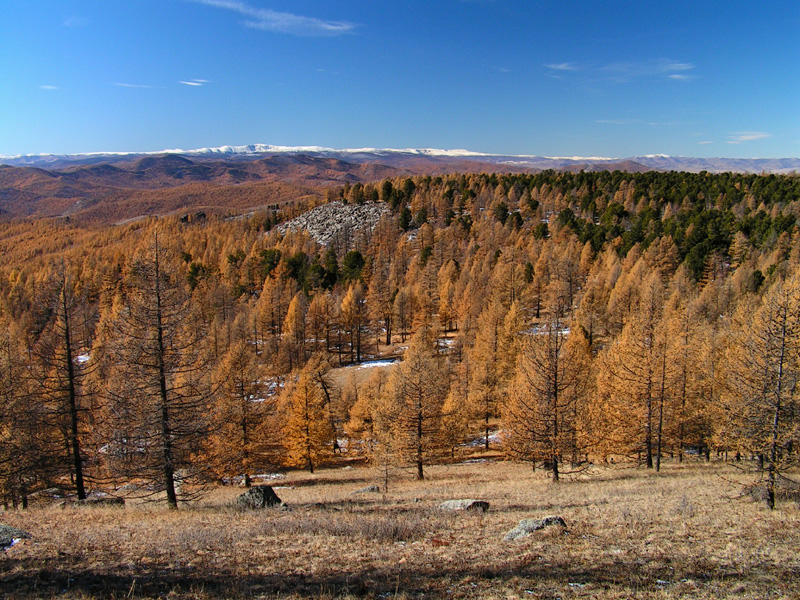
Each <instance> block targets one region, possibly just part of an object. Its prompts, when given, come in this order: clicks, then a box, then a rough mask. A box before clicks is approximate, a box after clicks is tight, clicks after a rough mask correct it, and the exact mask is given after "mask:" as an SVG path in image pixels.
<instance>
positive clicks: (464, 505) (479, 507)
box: [439, 498, 489, 512]
mask: <svg viewBox="0 0 800 600" xmlns="http://www.w3.org/2000/svg"><path fill="white" fill-rule="evenodd" d="M439 508H440V509H441V510H474V511H480V512H486V511H487V510H489V503H488V502H486V501H485V500H475V499H473V498H464V499H462V500H446V501H445V502H442V503H441V504H440V505H439Z"/></svg>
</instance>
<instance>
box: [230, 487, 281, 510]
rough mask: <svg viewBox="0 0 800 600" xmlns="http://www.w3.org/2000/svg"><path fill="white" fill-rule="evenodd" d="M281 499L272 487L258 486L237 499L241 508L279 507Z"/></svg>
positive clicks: (237, 503) (237, 504)
mask: <svg viewBox="0 0 800 600" xmlns="http://www.w3.org/2000/svg"><path fill="white" fill-rule="evenodd" d="M280 504H281V499H280V498H278V495H277V494H276V493H275V491H274V490H273V489H272V486H271V485H256V486H253V487H251V488H250V489H249V490H247V491H246V492H245V493H244V494H240V495H239V497H238V498H236V506H239V507H241V508H268V507H270V506H279V505H280Z"/></svg>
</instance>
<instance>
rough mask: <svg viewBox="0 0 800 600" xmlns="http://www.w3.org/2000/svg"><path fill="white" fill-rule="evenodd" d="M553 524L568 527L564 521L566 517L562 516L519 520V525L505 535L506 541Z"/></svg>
mask: <svg viewBox="0 0 800 600" xmlns="http://www.w3.org/2000/svg"><path fill="white" fill-rule="evenodd" d="M553 525H561V527H563V528H564V529H566V527H567V524H566V523H565V522H564V519H562V518H561V517H545V518H544V519H522V521H520V522H519V525H517V526H516V527H514V529H512V530H511V531H509V532H508V533H507V534H506V535H505V538H504V539H505V540H506V541H511V540H517V539H519V538H521V537H525V536H526V535H529V534H531V533H533V532H534V531H539V530H540V529H544V528H545V527H551V526H553Z"/></svg>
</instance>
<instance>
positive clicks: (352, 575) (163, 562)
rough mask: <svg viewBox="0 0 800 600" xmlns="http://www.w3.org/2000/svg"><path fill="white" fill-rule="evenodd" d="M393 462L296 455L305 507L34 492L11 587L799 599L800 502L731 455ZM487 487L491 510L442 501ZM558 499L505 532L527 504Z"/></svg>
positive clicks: (230, 491) (197, 593)
mask: <svg viewBox="0 0 800 600" xmlns="http://www.w3.org/2000/svg"><path fill="white" fill-rule="evenodd" d="M427 475H428V479H427V480H425V481H424V482H416V481H414V480H412V479H411V477H410V476H409V475H408V474H406V473H403V472H400V473H398V474H397V475H396V478H395V481H394V482H393V484H392V485H390V489H389V493H388V495H386V496H383V495H382V494H376V493H367V494H355V495H354V494H353V492H354V491H355V490H358V489H359V488H362V487H364V486H367V485H369V484H373V483H377V475H376V473H375V471H373V470H371V469H369V468H367V467H355V468H346V467H345V468H343V467H341V466H339V467H336V468H330V469H327V470H322V471H320V472H319V473H316V474H314V475H309V474H308V473H300V472H291V473H289V474H288V475H287V477H286V479H284V480H282V481H280V482H276V483H275V486H276V491H277V493H278V495H279V496H280V497H281V498H282V499H283V500H284V501H285V502H286V503H287V504H288V505H289V507H290V508H291V510H280V509H268V510H264V511H258V512H257V511H239V510H236V509H234V508H233V507H232V503H233V500H234V498H235V496H236V495H237V494H239V493H240V492H241V489H238V488H237V489H235V488H230V487H229V488H220V489H217V490H214V491H213V492H212V493H209V494H208V495H206V496H205V498H204V499H203V500H201V501H199V502H197V503H195V504H192V505H189V506H184V507H182V508H181V510H179V511H172V512H171V511H168V510H167V509H166V508H165V507H163V506H161V505H156V504H136V503H132V502H129V503H128V506H126V507H125V508H116V509H115V508H109V507H105V508H102V507H88V506H84V507H77V506H71V507H66V508H58V507H53V506H37V507H33V508H32V509H30V510H28V511H24V512H23V511H20V512H8V513H5V514H2V515H0V522H3V523H5V524H7V525H11V526H15V527H19V528H21V529H24V530H27V531H28V532H30V533H31V534H32V536H33V537H32V539H30V540H26V541H24V542H22V543H20V544H18V545H16V546H14V547H13V548H10V549H9V550H8V551H7V552H5V553H4V554H3V555H0V596H1V597H3V598H54V597H58V598H70V599H72V598H75V599H89V598H198V599H205V598H218V597H224V598H308V597H313V598H361V597H366V598H395V597H397V598H525V599H527V598H532V599H534V598H563V599H568V598H606V599H611V598H642V599H644V598H647V599H667V598H800V507H798V505H797V503H795V502H783V503H781V504H780V506H779V510H776V511H774V512H770V511H768V510H766V509H765V508H764V507H763V506H762V505H761V504H757V503H753V502H752V501H749V500H745V499H741V498H739V499H736V498H735V497H736V496H738V495H739V493H740V491H741V489H742V484H743V482H745V481H747V479H746V478H744V477H743V475H742V474H741V473H739V472H738V471H736V470H735V469H733V468H732V467H729V466H725V465H719V464H717V465H710V466H709V465H703V464H699V463H689V464H684V465H677V464H668V465H667V466H666V468H665V469H664V470H663V471H662V473H661V474H654V473H648V472H645V471H644V470H643V469H636V468H623V467H618V468H616V469H606V470H602V471H598V472H597V473H595V474H593V476H592V477H590V478H583V479H581V480H574V481H565V482H561V483H559V484H557V485H554V484H552V483H550V482H549V481H548V480H547V479H546V477H545V476H544V474H543V473H540V472H536V473H532V472H531V470H530V467H529V466H525V465H520V464H514V463H507V462H500V461H498V462H494V461H493V460H491V459H489V460H487V461H485V462H470V463H465V464H455V465H449V466H440V467H431V468H429V469H428V471H427ZM466 497H470V498H478V499H482V500H487V501H489V502H490V503H491V507H490V509H489V511H488V512H486V513H485V514H481V513H467V512H463V513H446V512H443V511H440V510H438V509H437V506H438V504H439V503H440V502H442V501H444V500H448V499H454V498H466ZM547 515H560V516H562V517H563V518H564V519H565V520H566V522H567V525H568V532H567V533H565V532H564V531H562V530H561V528H549V529H546V530H543V531H539V532H536V533H534V534H532V535H530V536H528V537H525V538H522V539H519V540H516V541H513V542H507V541H504V540H503V535H504V534H505V533H506V532H507V531H508V530H509V529H511V528H513V527H514V526H515V525H516V524H517V523H518V521H519V520H520V519H522V518H529V517H534V518H535V517H543V516H547Z"/></svg>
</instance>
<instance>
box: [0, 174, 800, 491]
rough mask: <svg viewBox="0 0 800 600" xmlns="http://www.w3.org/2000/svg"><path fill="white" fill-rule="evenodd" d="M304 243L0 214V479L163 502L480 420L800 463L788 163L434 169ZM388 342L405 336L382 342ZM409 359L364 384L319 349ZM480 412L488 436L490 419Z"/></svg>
mask: <svg viewBox="0 0 800 600" xmlns="http://www.w3.org/2000/svg"><path fill="white" fill-rule="evenodd" d="M329 196H331V197H332V198H335V197H339V198H342V199H343V200H345V201H347V202H354V203H363V202H385V203H388V204H389V206H390V208H391V210H390V211H389V212H388V213H387V215H386V216H385V217H384V218H383V220H382V221H381V222H380V223H379V225H378V226H377V228H376V229H375V230H374V231H372V232H364V233H362V234H359V235H355V236H353V237H352V239H350V240H349V242H350V244H349V245H346V244H338V245H337V246H336V247H331V248H327V249H326V248H322V247H320V246H319V245H318V244H317V243H316V242H314V241H313V239H311V238H310V237H309V236H308V235H307V234H303V233H289V234H286V235H285V236H282V235H280V234H278V233H277V232H275V231H273V230H271V227H272V225H273V224H274V223H275V221H276V220H278V219H279V218H280V216H279V215H277V214H276V213H274V212H270V213H257V214H255V215H253V216H251V217H248V218H244V219H230V220H223V219H219V218H215V217H210V218H204V219H196V220H189V221H188V222H186V220H184V221H183V222H182V221H181V220H180V219H178V218H174V219H172V218H163V219H159V220H148V221H141V222H138V223H133V224H130V225H127V226H116V227H103V228H100V227H96V228H82V227H78V226H75V225H70V224H65V223H60V224H59V223H55V222H48V221H36V222H16V223H6V224H4V225H2V230H1V231H2V233H1V234H0V244H2V246H3V248H2V249H3V251H4V252H3V259H2V265H0V268H2V273H1V275H2V276H1V277H0V297H1V298H0V302H2V304H0V403H2V417H0V418H2V422H1V423H0V482H2V486H3V494H4V496H5V497H6V498H7V499H8V501H11V502H15V503H16V502H18V501H19V502H22V503H24V502H26V498H27V497H28V496H29V495H30V494H31V493H34V492H35V491H37V490H39V489H42V488H44V487H49V486H52V485H54V484H60V485H64V484H65V482H71V483H70V485H71V487H72V488H73V489H75V490H76V492H77V494H78V496H79V497H83V496H85V494H86V493H87V491H88V490H89V488H93V487H96V486H98V485H101V484H105V485H109V484H111V483H119V484H122V483H123V482H124V483H125V484H127V485H131V486H136V487H138V488H139V489H140V490H142V491H145V492H154V493H162V492H165V493H166V497H167V500H168V502H169V503H170V505H172V506H177V502H178V499H179V498H180V497H181V495H182V494H183V495H186V494H188V493H190V491H191V490H193V489H196V487H194V486H192V485H189V484H193V483H202V482H208V481H214V480H218V479H220V478H222V479H226V480H227V479H230V478H234V477H243V478H244V481H245V483H247V484H249V482H250V479H251V478H252V476H253V475H255V474H257V473H258V472H261V471H263V470H265V469H270V468H274V467H276V466H288V465H294V466H299V467H304V468H309V469H314V468H315V467H316V466H318V465H319V464H320V463H321V462H324V461H325V460H327V459H328V458H329V457H330V456H331V455H332V454H333V453H334V452H336V451H341V450H344V447H343V446H344V445H345V444H346V445H347V450H348V451H349V452H353V453H356V452H359V453H363V454H365V455H366V456H368V457H369V458H370V460H372V461H373V462H374V463H375V464H376V465H379V466H381V468H382V472H383V473H384V474H385V475H386V477H387V481H388V474H389V472H390V469H391V468H392V467H393V466H394V465H398V464H409V465H413V466H414V469H415V473H416V475H417V476H418V477H420V478H421V477H424V467H425V465H426V464H430V463H431V462H432V461H438V460H445V459H447V458H448V457H449V456H453V455H455V452H456V450H457V449H458V447H459V446H460V445H461V444H463V443H465V442H467V441H470V440H475V439H476V438H480V440H481V442H480V443H481V444H482V445H483V446H484V447H485V448H491V447H499V448H502V449H503V450H504V451H505V452H506V453H507V454H508V455H509V456H511V457H514V458H517V459H519V460H525V461H530V462H531V463H532V464H533V466H534V468H536V467H537V466H541V465H544V466H545V467H546V468H547V469H548V470H549V472H550V473H551V475H552V477H553V478H554V479H558V478H559V477H560V476H562V475H563V474H564V473H565V472H570V471H575V470H579V469H581V468H583V467H584V466H585V465H586V464H588V463H589V462H599V461H606V460H618V459H619V458H620V457H633V458H636V459H638V460H640V461H641V462H642V464H643V465H646V466H647V467H652V468H655V469H659V468H660V466H661V461H662V460H663V459H664V458H665V457H673V458H674V459H675V460H683V459H684V457H685V456H686V454H687V453H690V452H691V453H702V454H705V455H706V456H710V455H711V454H712V453H713V454H714V455H719V456H725V457H727V458H729V459H731V460H743V461H749V460H751V459H753V460H755V464H756V465H757V466H758V467H759V468H760V469H761V472H762V473H763V475H764V479H765V481H766V482H767V484H768V485H767V492H768V494H767V497H768V503H769V504H770V505H771V506H774V502H775V494H776V493H777V491H779V490H780V486H781V482H782V478H783V477H784V476H785V474H786V470H787V468H788V467H790V466H791V465H792V464H794V463H795V461H796V459H797V447H798V445H797V444H798V441H800V440H798V439H797V437H798V420H799V419H800V413H798V409H799V408H800V407H798V393H800V391H799V389H798V386H797V379H798V375H799V374H800V290H799V289H798V285H799V284H798V265H800V234H799V233H798V225H797V219H798V217H800V178H798V177H796V176H774V175H770V176H756V175H733V174H723V175H710V174H707V173H700V174H696V175H695V174H686V173H645V174H630V173H620V172H613V173H607V172H602V173H577V174H573V173H554V172H545V173H541V174H537V175H501V174H480V175H451V176H444V177H416V178H404V179H394V180H386V181H383V182H380V183H377V184H374V185H373V184H370V185H361V184H357V185H355V186H346V187H345V188H342V189H339V190H333V191H332V192H331V193H330V194H329ZM403 351H404V352H403ZM386 353H398V354H399V353H403V354H404V360H402V362H398V363H397V364H396V365H394V366H393V367H392V369H391V372H390V373H388V374H387V372H386V370H384V369H375V370H374V371H373V372H374V375H373V376H372V377H371V378H369V379H368V380H367V381H366V382H362V381H359V380H356V378H355V376H354V375H353V373H355V370H344V371H333V368H334V367H338V366H341V365H344V364H349V363H357V362H360V361H362V360H364V359H366V358H370V357H372V356H376V355H378V354H386ZM498 429H499V431H498Z"/></svg>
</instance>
